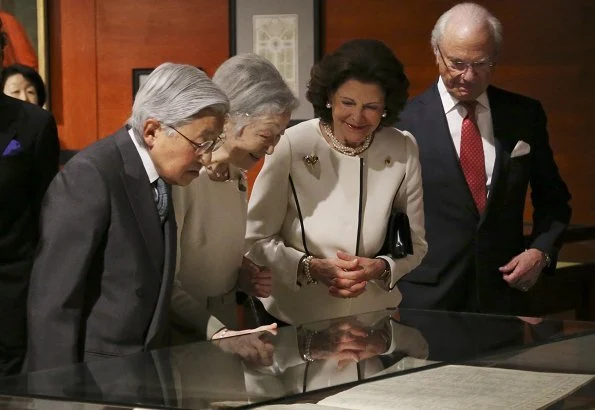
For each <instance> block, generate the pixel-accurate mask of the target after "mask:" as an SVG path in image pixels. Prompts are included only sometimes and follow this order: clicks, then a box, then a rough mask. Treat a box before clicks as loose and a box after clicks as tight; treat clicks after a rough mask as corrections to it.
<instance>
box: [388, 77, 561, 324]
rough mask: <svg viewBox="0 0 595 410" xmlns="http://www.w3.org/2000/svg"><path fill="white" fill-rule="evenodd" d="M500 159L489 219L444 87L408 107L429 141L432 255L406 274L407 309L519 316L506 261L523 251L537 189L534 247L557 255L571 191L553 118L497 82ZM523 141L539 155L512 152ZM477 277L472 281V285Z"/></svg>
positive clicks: (417, 132)
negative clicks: (462, 155) (475, 193)
mask: <svg viewBox="0 0 595 410" xmlns="http://www.w3.org/2000/svg"><path fill="white" fill-rule="evenodd" d="M487 93H488V99H489V101H490V109H491V114H492V121H493V129H494V139H495V147H496V161H495V165H494V173H493V176H492V183H491V188H490V194H489V197H488V202H487V207H486V210H485V212H484V213H483V214H482V215H481V216H480V215H479V213H478V211H477V209H476V207H475V205H474V202H473V198H472V196H471V192H470V190H469V188H468V186H467V184H466V182H465V177H464V176H463V172H462V169H461V167H460V164H459V160H458V156H457V154H456V151H455V147H454V145H453V142H452V138H451V135H450V131H449V128H448V123H447V120H446V116H445V114H444V109H443V107H442V101H441V100H440V95H439V92H438V87H437V85H434V86H432V87H431V88H430V89H428V90H427V91H425V92H424V93H423V94H421V95H420V96H418V97H416V98H414V99H413V100H412V101H410V102H409V103H408V104H407V107H406V108H405V111H404V112H403V113H402V115H401V118H402V119H401V122H400V123H399V124H397V127H398V128H400V129H405V130H408V131H410V132H412V133H413V135H414V137H415V138H416V140H417V143H418V145H419V155H420V162H421V166H422V178H423V188H424V210H425V224H426V240H427V241H428V253H427V255H426V257H425V259H424V260H423V261H422V263H421V265H420V266H419V267H418V268H416V269H414V270H413V271H412V272H410V273H409V274H407V275H405V277H404V278H403V279H402V281H403V282H402V285H401V286H399V288H400V289H401V291H402V292H403V303H402V305H401V306H403V307H416V308H428V309H435V308H438V309H453V310H462V309H465V306H466V307H467V308H468V306H469V303H468V302H465V301H462V299H465V298H472V299H473V300H474V301H473V303H471V304H472V305H474V306H475V309H472V310H478V311H481V312H493V313H518V312H519V311H523V310H524V306H523V301H524V296H523V295H524V294H523V293H522V292H520V291H517V290H515V289H512V288H510V287H509V286H508V284H507V283H506V282H505V281H504V280H503V278H502V274H501V273H500V272H499V271H498V267H500V266H502V265H504V264H506V263H507V262H508V261H509V260H510V259H511V258H512V257H513V256H515V255H517V254H519V253H521V252H522V251H523V250H524V249H525V247H526V246H527V244H526V243H525V241H524V239H523V210H524V208H525V198H526V195H527V190H528V186H529V185H530V186H531V200H532V204H533V208H534V212H533V232H532V235H531V241H530V244H528V247H533V248H537V249H540V250H542V251H544V252H548V253H550V254H555V253H556V251H557V247H558V245H559V244H558V243H557V242H558V239H559V237H560V234H561V233H562V232H563V230H564V229H565V227H566V225H567V224H568V222H569V220H570V214H571V210H570V207H569V205H568V201H569V200H570V194H569V193H568V189H567V188H566V185H565V184H564V182H563V181H562V179H561V178H560V175H559V173H558V169H557V167H556V164H555V162H554V158H553V154H552V150H551V149H550V146H549V143H548V134H547V130H546V116H545V113H544V111H543V108H542V106H541V104H540V103H539V102H538V101H536V100H533V99H530V98H527V97H524V96H521V95H518V94H514V93H511V92H508V91H505V90H502V89H499V88H496V87H489V88H488V90H487ZM519 140H523V141H525V142H526V143H528V144H529V145H530V146H531V152H530V153H529V154H527V155H524V156H518V157H513V158H511V152H512V150H513V148H514V147H515V145H516V144H517V142H518V141H519ZM469 279H471V282H470V281H469Z"/></svg>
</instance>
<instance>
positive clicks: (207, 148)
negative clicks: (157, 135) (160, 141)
mask: <svg viewBox="0 0 595 410" xmlns="http://www.w3.org/2000/svg"><path fill="white" fill-rule="evenodd" d="M163 125H165V126H166V127H169V128H171V129H172V130H174V131H175V132H177V133H178V134H180V135H181V136H182V137H183V138H184V139H185V140H186V141H188V142H189V143H190V145H192V148H194V155H206V154H210V153H211V152H213V151H217V150H218V149H219V148H221V146H222V145H223V138H221V136H220V135H219V136H218V137H217V138H215V139H214V140H208V141H205V142H201V143H200V144H197V143H196V142H194V141H192V140H191V139H190V138H188V137H187V136H185V135H184V134H182V133H181V132H180V131H178V130H177V129H176V128H175V127H172V126H171V125H167V124H163Z"/></svg>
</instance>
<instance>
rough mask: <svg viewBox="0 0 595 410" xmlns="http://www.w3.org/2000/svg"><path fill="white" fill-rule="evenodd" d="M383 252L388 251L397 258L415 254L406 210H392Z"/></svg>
mask: <svg viewBox="0 0 595 410" xmlns="http://www.w3.org/2000/svg"><path fill="white" fill-rule="evenodd" d="M382 253H388V254H390V255H391V256H392V257H393V258H395V259H400V258H404V257H405V256H407V255H413V242H412V241H411V228H410V227H409V218H408V217H407V214H406V213H405V212H401V211H398V210H396V209H393V211H392V212H391V214H390V218H389V219H388V227H387V229H386V238H385V239H384V246H383V247H382Z"/></svg>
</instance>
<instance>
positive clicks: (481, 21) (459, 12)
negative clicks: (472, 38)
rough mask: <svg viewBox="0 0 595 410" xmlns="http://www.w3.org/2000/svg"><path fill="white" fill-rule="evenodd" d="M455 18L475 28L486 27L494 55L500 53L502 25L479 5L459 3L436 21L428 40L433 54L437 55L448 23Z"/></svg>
mask: <svg viewBox="0 0 595 410" xmlns="http://www.w3.org/2000/svg"><path fill="white" fill-rule="evenodd" d="M455 16H456V17H458V18H461V19H464V20H465V21H467V22H469V23H472V24H474V25H476V26H482V25H487V27H488V29H489V30H490V33H491V35H492V38H493V40H494V44H495V46H496V53H498V52H499V51H500V45H501V44H502V24H501V23H500V20H498V19H497V18H496V17H495V16H494V15H493V14H492V13H490V12H489V11H488V9H486V8H485V7H483V6H480V5H479V4H476V3H460V4H457V5H456V6H454V7H452V8H450V9H449V10H447V11H446V12H445V13H444V14H442V15H441V16H440V17H439V18H438V21H436V25H435V26H434V29H433V30H432V37H431V40H430V43H431V44H432V50H433V51H434V54H436V55H437V53H438V45H439V43H440V42H441V40H442V36H443V35H444V30H445V29H446V26H447V25H448V22H449V21H450V19H451V18H452V17H455Z"/></svg>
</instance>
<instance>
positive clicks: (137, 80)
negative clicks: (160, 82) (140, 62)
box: [132, 68, 154, 102]
mask: <svg viewBox="0 0 595 410" xmlns="http://www.w3.org/2000/svg"><path fill="white" fill-rule="evenodd" d="M153 70H154V68H133V69H132V102H134V97H136V93H137V92H138V90H139V88H140V87H141V86H142V85H143V84H144V82H145V80H146V79H147V77H148V76H149V74H151V73H152V72H153Z"/></svg>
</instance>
